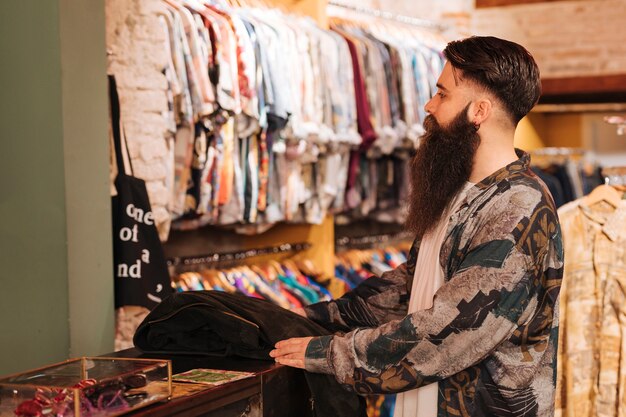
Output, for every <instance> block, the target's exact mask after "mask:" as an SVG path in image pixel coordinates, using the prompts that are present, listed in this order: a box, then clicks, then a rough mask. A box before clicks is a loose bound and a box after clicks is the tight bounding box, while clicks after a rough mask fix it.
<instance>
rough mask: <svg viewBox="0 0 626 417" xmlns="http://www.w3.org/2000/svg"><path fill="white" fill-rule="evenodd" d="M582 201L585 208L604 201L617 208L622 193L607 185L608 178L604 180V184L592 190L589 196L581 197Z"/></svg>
mask: <svg viewBox="0 0 626 417" xmlns="http://www.w3.org/2000/svg"><path fill="white" fill-rule="evenodd" d="M583 200H584V202H585V204H586V205H587V206H593V205H594V204H598V203H600V202H602V201H604V202H607V203H609V204H610V205H612V206H613V207H615V208H617V207H618V206H619V205H620V203H621V201H622V193H620V192H619V191H617V189H615V187H612V186H611V185H609V181H608V178H606V180H605V183H604V184H602V185H599V186H597V187H596V188H594V189H593V191H591V193H589V195H587V196H585V197H583Z"/></svg>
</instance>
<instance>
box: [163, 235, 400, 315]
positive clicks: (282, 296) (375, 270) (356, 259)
mask: <svg viewBox="0 0 626 417" xmlns="http://www.w3.org/2000/svg"><path fill="white" fill-rule="evenodd" d="M409 248H410V245H409V244H398V245H396V246H388V247H385V248H384V249H369V250H349V251H344V252H342V253H340V254H338V255H336V257H335V277H334V279H335V280H337V281H338V283H340V284H341V285H339V286H335V288H338V292H339V293H344V292H347V291H349V290H351V289H353V288H355V287H356V286H358V285H359V284H360V283H362V282H363V281H364V280H366V279H367V278H369V277H370V276H372V275H373V274H375V275H380V274H382V273H383V272H385V271H388V270H391V269H393V268H395V267H397V266H398V265H400V264H402V263H404V262H406V256H407V253H408V250H409ZM194 269H197V270H194V271H187V272H181V273H178V274H176V275H175V276H174V277H173V279H172V287H173V288H174V290H175V291H177V292H182V291H199V290H216V291H226V292H230V293H235V292H238V293H241V294H244V295H247V296H249V297H255V298H262V299H266V300H268V301H271V302H273V303H275V304H276V305H279V306H281V307H283V308H295V307H302V306H305V305H309V304H313V303H317V302H319V301H326V300H330V299H332V298H333V295H332V294H331V293H330V291H329V289H328V288H329V287H330V280H329V278H328V277H324V276H323V274H322V273H320V272H319V271H317V270H316V269H315V266H314V265H313V263H312V262H310V261H307V260H306V259H295V258H294V259H286V260H283V261H280V262H279V261H276V260H268V261H264V262H258V263H256V264H254V265H238V266H233V267H230V268H210V267H201V268H194Z"/></svg>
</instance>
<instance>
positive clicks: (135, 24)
mask: <svg viewBox="0 0 626 417" xmlns="http://www.w3.org/2000/svg"><path fill="white" fill-rule="evenodd" d="M160 10H161V5H160V2H159V1H157V0H107V2H106V31H107V33H106V42H107V50H108V52H109V73H112V74H114V75H115V76H116V80H117V84H118V89H119V95H120V106H121V109H122V120H123V122H124V130H125V133H126V138H127V141H128V148H129V153H130V156H131V160H132V163H133V168H134V173H135V175H136V176H137V177H139V178H142V179H144V180H145V181H146V183H147V189H148V195H149V197H150V202H151V204H152V211H153V212H154V217H155V219H156V223H157V228H158V229H159V232H160V234H161V237H162V238H164V237H165V236H166V234H167V230H168V229H169V224H170V219H169V214H168V212H167V209H166V207H167V203H168V195H167V189H166V188H165V177H166V170H165V162H166V159H165V158H166V155H167V144H166V141H165V134H166V123H165V120H164V119H163V116H162V113H163V112H165V111H166V110H167V98H166V95H165V90H166V88H167V81H166V79H165V77H164V76H163V74H162V70H163V67H164V65H165V62H166V60H167V55H166V50H165V48H163V46H162V45H163V42H164V41H165V39H166V36H167V34H166V33H165V32H164V31H163V30H162V29H161V26H159V24H158V12H159V11H160Z"/></svg>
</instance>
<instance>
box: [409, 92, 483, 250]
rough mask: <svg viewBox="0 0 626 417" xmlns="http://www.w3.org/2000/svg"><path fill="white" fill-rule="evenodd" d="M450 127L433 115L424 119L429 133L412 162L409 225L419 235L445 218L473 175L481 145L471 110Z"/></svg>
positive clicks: (457, 118) (459, 116)
mask: <svg viewBox="0 0 626 417" xmlns="http://www.w3.org/2000/svg"><path fill="white" fill-rule="evenodd" d="M468 107H469V104H468V106H467V107H465V109H463V111H461V112H459V114H458V115H456V116H455V118H454V120H452V122H450V124H449V125H448V126H446V127H443V126H441V125H440V124H439V123H437V121H436V120H435V118H434V117H433V116H432V115H428V116H427V117H426V119H425V120H424V128H425V130H426V133H425V134H424V136H422V140H421V143H420V146H419V148H418V149H417V153H416V155H415V157H414V158H413V160H412V161H411V193H410V196H409V212H408V217H407V220H406V226H407V228H409V229H410V230H411V231H412V232H414V233H415V234H416V235H417V237H418V238H420V239H421V238H422V237H423V236H424V234H426V233H427V232H429V231H431V230H432V229H433V228H434V227H435V226H436V225H437V223H438V222H439V221H440V220H441V216H442V214H443V213H444V211H445V209H446V207H447V206H448V204H450V202H451V201H452V199H453V198H454V197H455V196H456V195H457V193H458V192H459V191H460V190H461V189H462V188H463V186H464V185H465V183H466V182H467V180H468V179H469V177H470V174H471V172H472V166H473V163H474V155H475V154H476V150H477V149H478V145H480V137H479V136H478V133H477V131H476V128H475V126H474V125H473V124H472V123H471V122H470V121H469V119H468V117H467V109H468Z"/></svg>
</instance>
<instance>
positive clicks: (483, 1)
mask: <svg viewBox="0 0 626 417" xmlns="http://www.w3.org/2000/svg"><path fill="white" fill-rule="evenodd" d="M555 1H565V0H476V8H477V9H482V8H487V7H502V6H516V5H518V4H530V3H551V2H555Z"/></svg>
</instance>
